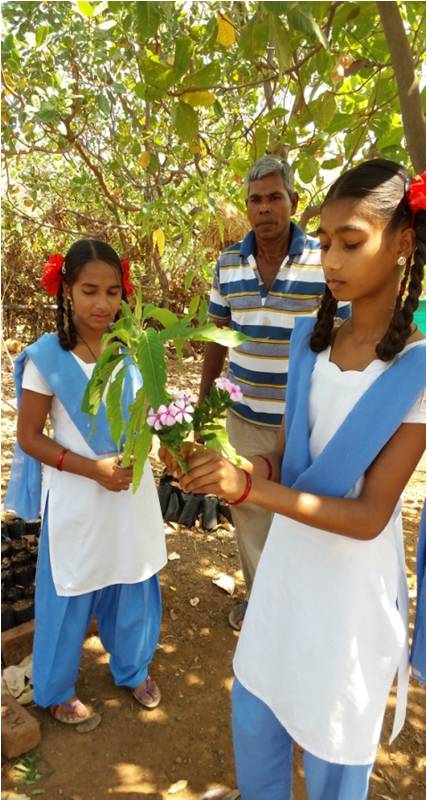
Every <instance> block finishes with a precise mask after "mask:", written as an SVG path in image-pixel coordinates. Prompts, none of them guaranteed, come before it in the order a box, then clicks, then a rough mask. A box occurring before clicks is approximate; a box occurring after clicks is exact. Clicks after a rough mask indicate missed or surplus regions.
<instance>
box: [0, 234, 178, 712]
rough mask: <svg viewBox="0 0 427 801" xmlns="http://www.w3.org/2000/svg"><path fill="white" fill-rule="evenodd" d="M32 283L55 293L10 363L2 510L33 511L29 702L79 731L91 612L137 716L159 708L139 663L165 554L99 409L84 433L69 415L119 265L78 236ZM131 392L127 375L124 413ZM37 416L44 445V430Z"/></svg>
mask: <svg viewBox="0 0 427 801" xmlns="http://www.w3.org/2000/svg"><path fill="white" fill-rule="evenodd" d="M42 283H43V285H44V286H45V288H46V289H47V291H48V292H49V293H50V294H55V295H56V299H57V329H58V330H57V333H56V334H44V336H42V337H41V338H40V339H39V340H37V341H36V342H35V343H33V344H32V345H30V346H29V347H27V348H25V350H24V351H23V352H22V353H21V354H20V356H19V357H18V359H17V361H16V365H15V380H16V388H17V396H18V404H19V413H18V429H17V439H18V446H17V450H16V453H15V459H14V464H13V468H12V476H11V481H10V484H9V488H8V494H7V498H6V504H5V505H6V508H9V509H12V510H14V511H15V512H16V513H17V514H19V515H21V516H22V517H24V518H26V519H33V518H35V517H37V516H38V514H39V513H40V511H41V514H42V532H41V541H40V551H39V559H38V565H37V574H36V597H35V638H34V651H33V684H34V700H35V702H36V703H37V704H39V705H40V706H42V707H49V708H50V710H51V713H52V714H53V716H54V717H55V718H56V719H57V720H59V721H61V722H62V723H81V722H82V720H85V719H86V718H87V717H88V716H89V711H88V709H87V707H86V706H85V705H84V704H83V703H82V702H81V701H80V700H79V699H78V697H77V695H76V688H75V685H76V680H77V674H78V670H79V663H80V656H81V650H82V646H83V641H84V638H85V634H86V631H87V628H88V625H89V623H90V621H91V619H92V618H93V617H94V616H95V617H96V618H97V621H98V630H99V635H100V638H101V640H102V642H103V645H104V647H105V648H106V650H107V651H108V652H109V653H110V669H111V671H112V674H113V677H114V680H115V683H116V684H117V685H124V686H126V687H129V688H131V689H132V692H133V695H134V697H135V698H136V700H137V701H139V703H141V704H142V705H143V706H145V707H147V708H151V707H154V706H157V705H158V703H159V702H160V690H159V688H158V686H157V684H156V682H155V681H154V679H152V678H151V677H150V675H149V665H150V662H151V659H152V657H153V654H154V651H155V649H156V646H157V642H158V638H159V631H160V619H161V597H160V588H159V580H158V576H157V573H158V571H159V570H160V569H161V568H162V567H163V565H164V564H165V563H166V558H167V557H166V547H165V539H164V532H163V520H162V515H161V511H160V505H159V501H158V497H157V491H156V487H155V484H154V479H153V475H152V472H151V468H150V467H149V466H148V465H147V466H146V468H145V472H144V475H143V480H142V482H141V485H140V487H139V489H138V491H137V492H136V494H132V492H131V490H130V489H129V487H130V483H131V481H132V470H131V469H124V468H122V467H121V466H120V464H119V460H118V458H117V457H118V453H117V447H116V445H115V443H114V442H113V440H112V439H111V436H110V433H109V426H108V421H107V419H106V413H105V406H104V404H101V409H100V412H99V414H98V416H97V418H96V421H95V429H94V430H93V429H92V423H91V421H90V420H89V419H88V416H87V415H86V414H84V413H83V412H82V411H81V404H82V399H83V395H84V392H85V389H86V386H87V383H88V380H89V378H90V377H91V375H92V372H93V369H94V367H95V362H96V360H97V358H98V357H99V355H100V353H101V339H102V336H103V335H104V334H105V333H106V332H107V331H108V329H109V325H110V323H111V321H113V320H114V319H115V318H116V316H117V314H118V313H119V309H120V301H121V300H122V298H126V291H129V290H130V289H131V285H130V284H129V279H128V264H127V262H125V261H124V260H120V259H119V257H118V255H117V253H116V252H115V251H114V250H113V249H112V248H111V247H110V246H109V245H107V244H105V243H103V242H100V241H98V240H94V239H86V240H81V241H79V242H76V243H74V244H73V245H72V247H71V248H70V249H69V251H68V252H67V254H66V256H65V259H63V258H62V257H60V256H59V255H55V256H54V257H51V259H50V260H49V262H48V263H47V264H46V265H45V268H44V275H43V279H42ZM140 385H141V378H140V376H139V374H138V373H137V371H136V370H134V369H133V368H132V369H131V370H129V371H128V374H127V376H126V379H125V383H124V389H123V404H124V407H125V408H126V407H128V406H129V404H130V403H132V401H133V400H134V397H135V393H136V391H137V389H138V387H139V386H140ZM48 417H49V418H50V421H51V424H52V428H53V436H52V437H49V436H47V435H46V433H45V432H44V428H45V424H46V421H47V418H48ZM41 465H43V477H42V480H41Z"/></svg>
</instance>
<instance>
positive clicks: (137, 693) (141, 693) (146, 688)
mask: <svg viewBox="0 0 427 801" xmlns="http://www.w3.org/2000/svg"><path fill="white" fill-rule="evenodd" d="M132 695H133V697H134V698H135V700H136V701H138V703H139V704H141V706H143V707H145V709H155V708H156V706H158V705H159V704H160V701H161V700H162V694H161V692H160V690H159V688H158V686H157V684H156V682H155V681H154V679H152V678H151V676H147V678H146V679H145V681H144V684H142V685H140V686H139V687H135V688H134V689H133V690H132Z"/></svg>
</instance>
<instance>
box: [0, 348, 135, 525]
mask: <svg viewBox="0 0 427 801" xmlns="http://www.w3.org/2000/svg"><path fill="white" fill-rule="evenodd" d="M27 359H31V361H32V362H33V363H34V364H35V366H36V367H37V369H38V370H39V372H40V374H41V375H42V377H43V378H44V380H45V381H46V383H47V384H49V387H50V389H51V390H52V393H53V394H54V395H55V396H56V397H57V398H58V400H59V401H60V402H61V403H62V405H63V406H64V408H65V409H66V411H67V413H68V415H69V416H70V418H71V420H72V421H73V423H74V424H75V426H76V427H77V428H78V430H79V431H80V433H81V435H82V436H83V438H84V439H85V441H86V442H87V444H88V445H89V446H90V448H92V450H93V451H94V452H95V453H96V454H104V453H117V445H116V443H115V442H114V440H113V439H112V438H111V435H110V431H109V425H108V420H107V416H106V409H105V405H104V404H103V403H101V406H100V409H99V411H98V414H97V415H96V417H95V419H93V418H90V417H89V416H88V415H87V414H86V413H85V412H82V410H81V403H82V399H83V395H84V392H85V389H86V386H87V383H88V378H87V376H86V374H85V373H84V371H83V370H82V368H81V367H80V365H79V364H78V362H77V360H76V359H75V358H74V356H73V355H72V354H71V353H70V352H69V351H65V350H63V348H61V345H60V344H59V340H58V337H57V335H56V334H44V335H43V336H42V337H40V339H38V340H37V341H36V342H34V343H33V344H32V345H29V346H28V347H27V348H25V349H24V350H23V351H22V352H21V353H20V354H19V356H18V357H17V359H16V360H15V366H14V379H15V387H16V397H17V402H18V407H19V404H20V401H21V396H22V379H23V374H24V368H25V363H26V361H27ZM129 367H130V369H129V370H128V371H127V373H126V376H125V380H124V385H123V395H122V408H123V414H124V416H125V417H127V415H128V409H129V405H130V404H131V403H132V401H133V400H134V397H135V394H136V391H137V389H138V388H139V387H140V386H141V384H142V381H141V376H140V374H139V372H138V370H137V369H136V368H135V367H134V366H133V365H129ZM40 502H41V464H40V462H38V461H37V459H33V457H32V456H29V455H28V454H26V453H24V451H23V450H22V448H20V446H19V445H18V443H16V446H15V451H14V455H13V462H12V468H11V475H10V480H9V484H8V488H7V493H6V498H5V509H8V510H10V511H13V512H15V514H16V515H18V516H19V517H22V518H23V519H24V520H34V519H35V518H37V517H38V516H39V514H40Z"/></svg>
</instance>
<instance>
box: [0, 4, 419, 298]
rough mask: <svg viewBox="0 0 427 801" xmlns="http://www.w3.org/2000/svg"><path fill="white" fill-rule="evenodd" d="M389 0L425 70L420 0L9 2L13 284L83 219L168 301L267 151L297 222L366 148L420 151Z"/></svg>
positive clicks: (413, 62)
mask: <svg viewBox="0 0 427 801" xmlns="http://www.w3.org/2000/svg"><path fill="white" fill-rule="evenodd" d="M381 6H390V8H391V7H393V8H394V11H397V13H398V15H399V17H400V19H401V21H402V23H403V30H404V35H405V37H406V42H407V45H408V52H409V60H410V64H409V67H410V68H412V70H414V71H415V74H419V72H420V69H421V65H422V61H423V59H424V41H425V5H424V3H422V2H400V3H398V4H396V3H378V4H377V3H374V2H364V3H357V2H351V0H346V2H304V3H299V2H222V3H221V2H209V3H207V2H197V1H196V2H191V1H190V2H162V3H157V2H106V1H105V0H103V1H102V2H94V3H90V2H72V3H71V2H55V0H54V1H53V2H46V0H45V1H44V2H6V3H4V4H3V6H2V10H3V29H4V30H3V74H2V79H3V106H2V122H3V158H4V165H5V166H4V175H5V184H6V188H5V193H4V204H3V208H4V230H5V234H4V250H5V257H6V267H5V276H6V280H5V282H4V287H5V289H6V290H8V289H9V291H12V289H13V288H14V287H15V284H16V280H15V279H14V275H15V274H16V271H17V270H18V269H19V270H21V271H22V272H23V273H24V281H25V282H26V284H28V277H27V278H25V274H26V275H27V276H28V274H31V276H33V273H32V272H31V271H32V270H34V269H35V266H36V264H37V265H40V263H41V261H43V260H44V258H45V256H46V255H47V254H48V253H49V252H52V251H58V250H59V251H61V250H63V249H66V247H67V246H68V245H69V244H70V243H71V242H72V241H73V240H74V239H76V238H79V237H80V236H81V235H84V234H86V233H90V234H92V235H98V236H100V237H102V238H106V239H107V240H108V241H109V242H110V243H111V244H113V245H114V246H116V247H117V248H118V250H119V251H120V253H121V254H122V255H124V256H127V257H128V258H130V259H132V260H133V262H134V263H135V265H136V268H137V270H138V272H139V274H140V276H141V280H142V282H143V285H145V286H146V287H150V289H151V290H153V289H154V288H155V287H157V288H158V292H159V296H160V298H161V299H162V300H163V301H164V302H167V301H168V299H169V298H170V297H173V294H174V288H177V287H179V286H181V284H182V283H183V282H184V281H185V289H186V290H188V289H189V287H190V284H191V282H192V281H196V284H197V282H200V278H204V279H206V278H208V276H209V270H210V266H211V263H212V259H213V257H214V255H215V254H213V253H212V252H211V251H210V250H209V246H208V244H206V242H205V236H204V234H205V231H206V229H207V227H208V225H209V223H212V220H213V219H214V220H216V221H217V227H218V229H219V234H220V235H221V233H222V232H223V227H224V218H223V217H221V215H220V214H219V213H218V208H219V206H218V204H220V202H221V201H222V200H227V201H231V202H232V203H234V204H235V205H236V206H237V207H238V208H240V209H244V193H243V185H242V184H243V179H244V176H245V174H246V173H247V171H248V169H249V167H250V165H251V163H252V162H253V160H254V159H255V158H259V157H260V156H262V155H264V154H265V153H267V152H269V153H278V154H280V155H284V156H286V157H287V158H288V159H289V161H290V162H291V164H293V166H294V169H295V174H296V180H297V188H298V191H299V193H300V196H301V202H300V215H299V219H300V221H302V224H303V225H305V224H306V223H307V221H308V220H309V219H310V217H311V215H313V214H315V213H316V209H317V206H318V203H319V200H320V199H321V196H322V193H323V190H324V188H325V186H326V185H327V184H328V182H330V180H332V179H333V178H335V177H336V175H337V174H338V172H339V171H341V170H344V169H345V168H346V167H347V166H349V165H351V164H353V163H357V162H358V161H360V160H361V159H363V158H366V157H372V156H376V155H381V156H384V157H388V158H392V159H395V160H398V161H401V162H403V163H404V164H406V165H407V166H408V167H411V162H412V165H413V168H415V170H417V169H420V168H419V164H417V159H418V161H419V154H418V153H417V152H415V151H416V147H415V148H414V145H411V151H410V152H408V143H409V142H410V137H408V130H407V126H408V124H409V125H410V121H409V123H408V121H407V120H406V122H405V125H406V130H405V129H404V125H403V124H402V114H401V110H402V109H401V96H399V85H398V81H397V80H396V78H398V75H397V73H398V71H399V68H400V61H402V69H403V67H407V66H408V57H407V54H406V55H405V53H403V52H402V53H400V54H399V52H398V53H396V52H394V53H392V52H391V50H390V47H391V46H392V45H391V44H390V40H389V39H388V38H387V37H386V33H385V32H384V31H385V27H386V26H384V25H383V22H382V19H381V15H380V11H382V14H384V13H385V14H387V8H386V9H385V11H384V9H382V10H381V8H380V7H381ZM395 49H396V46H395ZM405 52H406V51H405ZM396 58H397V62H396ZM405 58H406V64H404V63H403V62H404V61H405ZM399 59H400V60H399ZM416 91H418V90H416ZM421 99H422V98H421ZM421 99H420V98H419V97H418V95H417V97H415V102H416V103H418V104H419V105H420V107H421ZM297 219H298V218H297ZM180 282H181V283H180ZM30 284H31V285H32V289H33V291H34V289H35V279H34V277H31V279H30ZM199 285H200V284H199ZM21 290H22V287H21ZM14 291H15V290H14Z"/></svg>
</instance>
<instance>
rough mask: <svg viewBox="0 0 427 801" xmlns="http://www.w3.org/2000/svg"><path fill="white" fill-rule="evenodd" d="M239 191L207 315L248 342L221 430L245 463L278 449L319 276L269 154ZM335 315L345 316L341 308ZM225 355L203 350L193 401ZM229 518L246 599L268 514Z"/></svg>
mask: <svg viewBox="0 0 427 801" xmlns="http://www.w3.org/2000/svg"><path fill="white" fill-rule="evenodd" d="M246 189H247V198H246V206H247V213H248V218H249V222H250V224H251V227H252V230H251V231H250V232H249V233H248V234H247V235H246V236H245V238H244V239H243V240H242V241H241V242H238V243H237V244H235V245H232V246H231V247H228V248H226V249H225V250H224V252H223V253H222V254H221V256H220V257H219V259H218V262H217V264H216V269H215V274H214V279H213V286H212V291H211V296H210V304H209V315H210V317H211V319H212V320H213V322H215V323H216V324H217V325H226V326H231V327H232V328H233V329H235V330H237V331H242V332H243V333H244V334H246V335H247V336H248V337H249V339H248V341H246V342H244V343H243V344H242V345H239V346H238V347H237V348H235V349H234V350H232V351H230V354H229V365H228V377H229V378H230V379H231V380H232V381H233V382H234V383H236V384H238V385H239V387H240V389H241V390H242V393H243V399H242V401H241V402H240V403H238V404H236V405H235V407H234V409H233V411H232V412H230V413H229V416H228V420H227V430H228V433H229V437H230V441H231V443H232V445H233V446H234V448H235V449H236V451H237V453H239V454H241V455H242V456H245V457H247V458H249V459H250V457H251V456H254V455H255V454H262V453H265V454H266V453H271V452H275V451H277V450H278V449H279V447H280V444H279V431H280V428H281V424H282V420H283V414H284V409H285V399H286V382H287V372H288V357H289V341H290V338H291V334H292V329H293V327H294V321H295V317H297V316H301V315H315V314H317V311H318V308H319V305H320V300H321V296H322V294H323V290H324V277H323V271H322V268H321V265H320V250H319V242H318V240H317V239H314V238H313V237H310V236H307V235H306V234H305V233H304V231H303V230H302V229H301V228H299V227H298V226H297V225H296V224H295V223H293V222H291V216H292V214H293V213H294V212H295V210H296V207H297V204H298V195H297V193H296V192H295V191H294V179H293V173H292V170H291V167H290V166H289V164H288V163H287V162H286V161H283V160H280V159H278V158H277V157H274V156H265V157H264V158H262V159H259V160H258V161H257V162H255V164H254V165H253V167H252V168H251V170H250V172H249V174H248V176H247V179H246ZM338 313H339V314H340V315H341V316H343V317H347V316H348V306H347V305H345V304H344V305H343V307H342V308H341V309H340V310H339V312H338ZM226 355H227V349H226V348H224V347H222V346H221V345H217V344H215V343H212V344H208V345H207V347H206V351H205V358H204V364H203V372H202V380H201V386H200V398H201V399H202V398H204V397H205V395H206V394H207V393H208V392H209V389H210V387H211V385H212V382H213V381H214V379H215V378H217V377H218V376H219V375H220V374H221V371H222V369H223V366H224V361H225V358H226ZM267 469H268V464H267V462H266V471H267ZM232 514H233V522H234V525H235V528H236V535H237V542H238V546H239V552H240V559H241V564H242V571H243V575H244V579H245V583H246V589H247V593H248V594H249V593H250V590H251V587H252V582H253V578H254V575H255V570H256V567H257V564H258V561H259V558H260V556H261V551H262V548H263V546H264V543H265V540H266V538H267V534H268V530H269V528H270V524H271V519H272V515H271V514H270V512H268V511H265V510H264V509H259V508H257V507H255V506H252V505H251V504H245V505H244V506H243V507H234V508H233V510H232ZM245 609H246V602H243V603H240V604H237V606H235V607H233V609H232V610H231V612H230V615H229V622H230V625H231V626H232V627H233V628H235V629H237V630H239V629H240V627H241V623H242V620H243V616H244V612H245Z"/></svg>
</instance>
